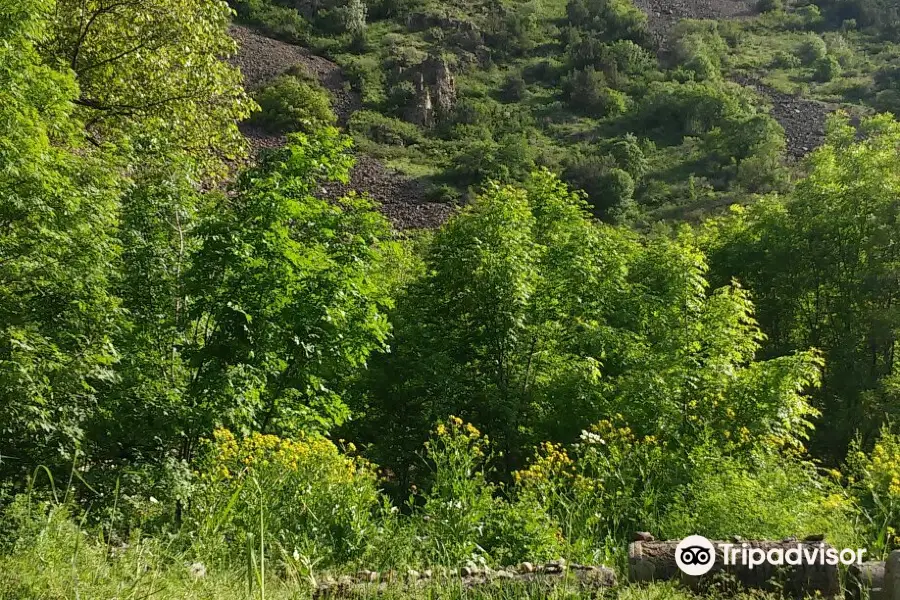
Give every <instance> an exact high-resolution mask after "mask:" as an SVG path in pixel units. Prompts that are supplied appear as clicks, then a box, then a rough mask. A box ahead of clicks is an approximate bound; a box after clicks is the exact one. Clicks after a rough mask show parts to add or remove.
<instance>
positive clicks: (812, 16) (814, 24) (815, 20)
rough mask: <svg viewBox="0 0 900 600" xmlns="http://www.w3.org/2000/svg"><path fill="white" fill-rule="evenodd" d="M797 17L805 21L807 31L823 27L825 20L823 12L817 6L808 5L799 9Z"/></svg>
mask: <svg viewBox="0 0 900 600" xmlns="http://www.w3.org/2000/svg"><path fill="white" fill-rule="evenodd" d="M797 15H798V16H799V17H800V19H801V20H802V21H803V26H804V27H806V28H807V29H816V28H818V27H820V26H821V25H822V23H823V22H824V20H825V19H824V18H823V17H822V11H821V10H819V7H818V6H816V5H815V4H807V5H805V6H801V7H800V8H798V9H797Z"/></svg>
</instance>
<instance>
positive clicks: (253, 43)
mask: <svg viewBox="0 0 900 600" xmlns="http://www.w3.org/2000/svg"><path fill="white" fill-rule="evenodd" d="M230 34H231V36H232V37H233V38H234V39H235V40H236V41H237V42H238V46H239V49H238V52H237V54H236V55H235V56H234V57H232V59H231V61H230V62H231V63H232V64H234V65H236V66H238V67H240V69H241V72H242V73H243V75H244V85H245V86H246V87H247V89H251V90H252V89H255V88H258V87H260V86H262V85H265V83H266V82H268V81H271V80H272V79H273V78H275V77H277V76H278V75H280V74H282V73H284V72H285V71H288V70H289V69H293V68H298V67H299V68H301V69H303V70H304V71H305V72H306V73H308V74H310V75H313V76H315V77H316V78H317V79H318V80H319V82H320V83H321V84H322V86H323V87H324V88H325V89H327V90H328V91H329V92H330V93H331V96H332V105H333V108H334V111H335V113H336V114H337V116H338V122H339V123H340V124H341V125H345V124H346V123H347V120H348V119H349V118H350V115H352V114H353V112H354V111H356V110H358V109H359V108H360V105H361V103H360V99H359V96H357V95H356V94H354V93H353V92H351V91H350V86H349V85H348V84H347V80H346V77H345V76H344V73H343V72H342V71H341V68H340V67H339V66H338V65H336V64H334V63H333V62H331V61H329V60H326V59H324V58H322V57H320V56H315V55H313V54H311V53H310V52H309V51H307V50H305V49H304V48H300V47H298V46H294V45H292V44H288V43H285V42H281V41H278V40H273V39H271V38H267V37H265V36H264V35H260V34H259V33H257V32H255V31H253V30H251V29H249V28H247V27H243V26H239V25H233V26H232V27H231V29H230ZM240 129H241V131H242V132H243V134H244V136H245V137H246V138H247V140H248V142H249V143H250V146H251V148H252V150H253V154H254V155H255V154H257V153H258V152H260V151H262V150H264V149H266V148H278V147H280V146H283V145H284V144H285V141H286V140H285V136H283V135H272V134H270V133H267V132H265V131H263V130H261V129H259V128H256V127H253V126H252V125H249V124H247V123H242V124H241V125H240ZM350 190H354V191H356V192H358V193H360V194H365V195H368V196H369V197H370V198H372V199H373V200H375V201H377V202H378V203H379V205H380V210H381V212H382V213H383V214H384V215H385V216H387V217H388V219H390V221H391V223H393V225H394V227H396V228H397V229H419V228H434V227H438V226H440V225H441V224H442V223H444V222H445V221H446V220H447V219H448V218H449V217H450V215H452V214H453V212H454V211H455V209H456V208H455V207H454V206H452V205H449V204H444V203H438V202H429V201H428V199H427V194H426V191H427V190H426V188H425V185H424V184H423V182H421V181H418V180H415V179H411V178H409V177H407V176H406V175H403V174H402V173H399V172H397V171H394V170H393V169H390V168H388V167H386V166H385V165H383V164H382V163H381V162H379V161H377V160H375V159H374V158H371V157H369V156H365V155H357V156H356V165H355V166H354V167H353V169H352V170H351V172H350V184H349V185H348V186H342V185H328V186H326V187H325V188H324V189H323V192H324V195H325V196H326V197H332V198H333V197H337V196H339V195H341V194H344V193H346V192H348V191H350Z"/></svg>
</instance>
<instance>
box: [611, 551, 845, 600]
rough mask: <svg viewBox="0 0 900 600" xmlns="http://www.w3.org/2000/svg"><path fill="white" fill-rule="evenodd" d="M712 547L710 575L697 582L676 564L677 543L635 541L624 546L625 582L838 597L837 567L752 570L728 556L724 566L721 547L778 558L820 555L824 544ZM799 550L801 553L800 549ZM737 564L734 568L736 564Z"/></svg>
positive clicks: (758, 567) (767, 566) (755, 567)
mask: <svg viewBox="0 0 900 600" xmlns="http://www.w3.org/2000/svg"><path fill="white" fill-rule="evenodd" d="M712 544H713V546H714V548H715V555H716V556H715V563H714V564H713V566H712V568H711V569H710V571H709V572H708V573H706V574H705V575H701V576H699V577H696V576H690V575H687V574H685V573H683V572H682V571H681V569H679V568H678V565H677V564H676V562H675V549H676V547H677V546H678V540H675V541H660V542H656V541H652V542H644V541H636V542H633V543H632V544H630V545H629V547H628V577H629V579H630V580H631V581H633V582H650V581H681V582H682V583H683V584H684V585H686V586H688V587H690V588H691V589H695V590H699V589H707V588H709V587H712V586H714V585H715V586H721V585H727V584H728V583H729V582H735V583H737V584H739V585H740V586H742V587H745V588H752V589H758V590H763V591H768V592H781V593H783V594H785V595H787V596H790V597H793V598H803V597H805V596H813V595H816V594H817V593H818V594H820V595H822V596H825V597H835V596H837V595H839V594H840V591H841V588H840V580H839V577H838V567H837V565H829V564H827V563H826V564H819V563H818V562H815V563H813V564H809V563H806V562H804V563H803V564H799V565H789V564H784V565H780V566H776V565H772V564H770V563H769V562H764V563H763V564H761V565H753V566H752V567H751V566H749V565H747V564H743V563H742V561H740V560H738V561H734V560H732V558H733V555H730V557H729V561H728V563H730V564H726V560H725V548H726V546H725V545H726V544H727V545H728V546H727V548H728V549H729V551H730V550H733V549H738V550H749V549H751V548H757V549H760V550H762V551H764V552H766V553H768V552H769V551H770V550H776V551H778V550H780V551H781V552H782V553H784V552H786V551H787V550H789V549H795V548H797V547H798V546H799V547H800V548H801V549H802V548H804V547H805V548H808V549H809V550H810V551H812V550H813V549H819V551H820V552H823V551H826V550H828V549H829V548H832V546H830V545H829V544H826V543H824V542H818V541H817V542H798V541H795V540H785V541H781V542H772V541H746V542H719V541H713V542H712ZM801 551H802V550H801ZM735 562H737V564H734V563H735Z"/></svg>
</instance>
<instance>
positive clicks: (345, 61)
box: [337, 54, 386, 106]
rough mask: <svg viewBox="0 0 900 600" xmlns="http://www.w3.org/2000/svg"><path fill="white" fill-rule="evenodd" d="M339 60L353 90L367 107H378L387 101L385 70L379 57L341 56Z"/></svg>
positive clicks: (368, 55)
mask: <svg viewBox="0 0 900 600" xmlns="http://www.w3.org/2000/svg"><path fill="white" fill-rule="evenodd" d="M337 59H338V62H339V63H340V65H341V67H342V68H343V70H344V74H346V75H347V78H348V79H349V80H350V82H351V84H352V85H353V88H354V89H355V90H357V91H358V92H359V93H360V96H362V101H363V103H364V104H365V105H367V106H376V105H379V104H381V103H382V102H384V101H385V98H386V92H385V85H386V84H385V77H384V70H383V68H382V63H381V60H380V59H379V58H378V57H377V56H375V55H372V54H367V55H364V56H351V55H341V56H339V57H337Z"/></svg>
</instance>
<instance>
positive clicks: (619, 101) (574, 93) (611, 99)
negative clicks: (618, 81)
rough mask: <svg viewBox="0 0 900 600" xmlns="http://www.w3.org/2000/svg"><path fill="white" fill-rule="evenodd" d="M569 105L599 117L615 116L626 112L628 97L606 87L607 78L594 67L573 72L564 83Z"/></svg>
mask: <svg viewBox="0 0 900 600" xmlns="http://www.w3.org/2000/svg"><path fill="white" fill-rule="evenodd" d="M563 88H564V90H565V92H566V97H567V98H568V102H569V104H570V105H571V106H572V107H574V108H576V109H578V110H581V111H584V112H586V113H589V114H591V115H593V116H597V117H606V116H615V115H619V114H622V113H623V112H625V110H626V108H627V104H628V97H627V96H626V95H625V94H624V93H623V92H620V91H618V90H614V89H612V88H609V87H607V86H606V77H605V76H604V75H603V73H601V72H600V71H596V70H594V68H593V67H585V68H584V69H579V70H575V71H572V73H570V74H569V76H568V77H567V78H566V80H565V81H564V82H563Z"/></svg>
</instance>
